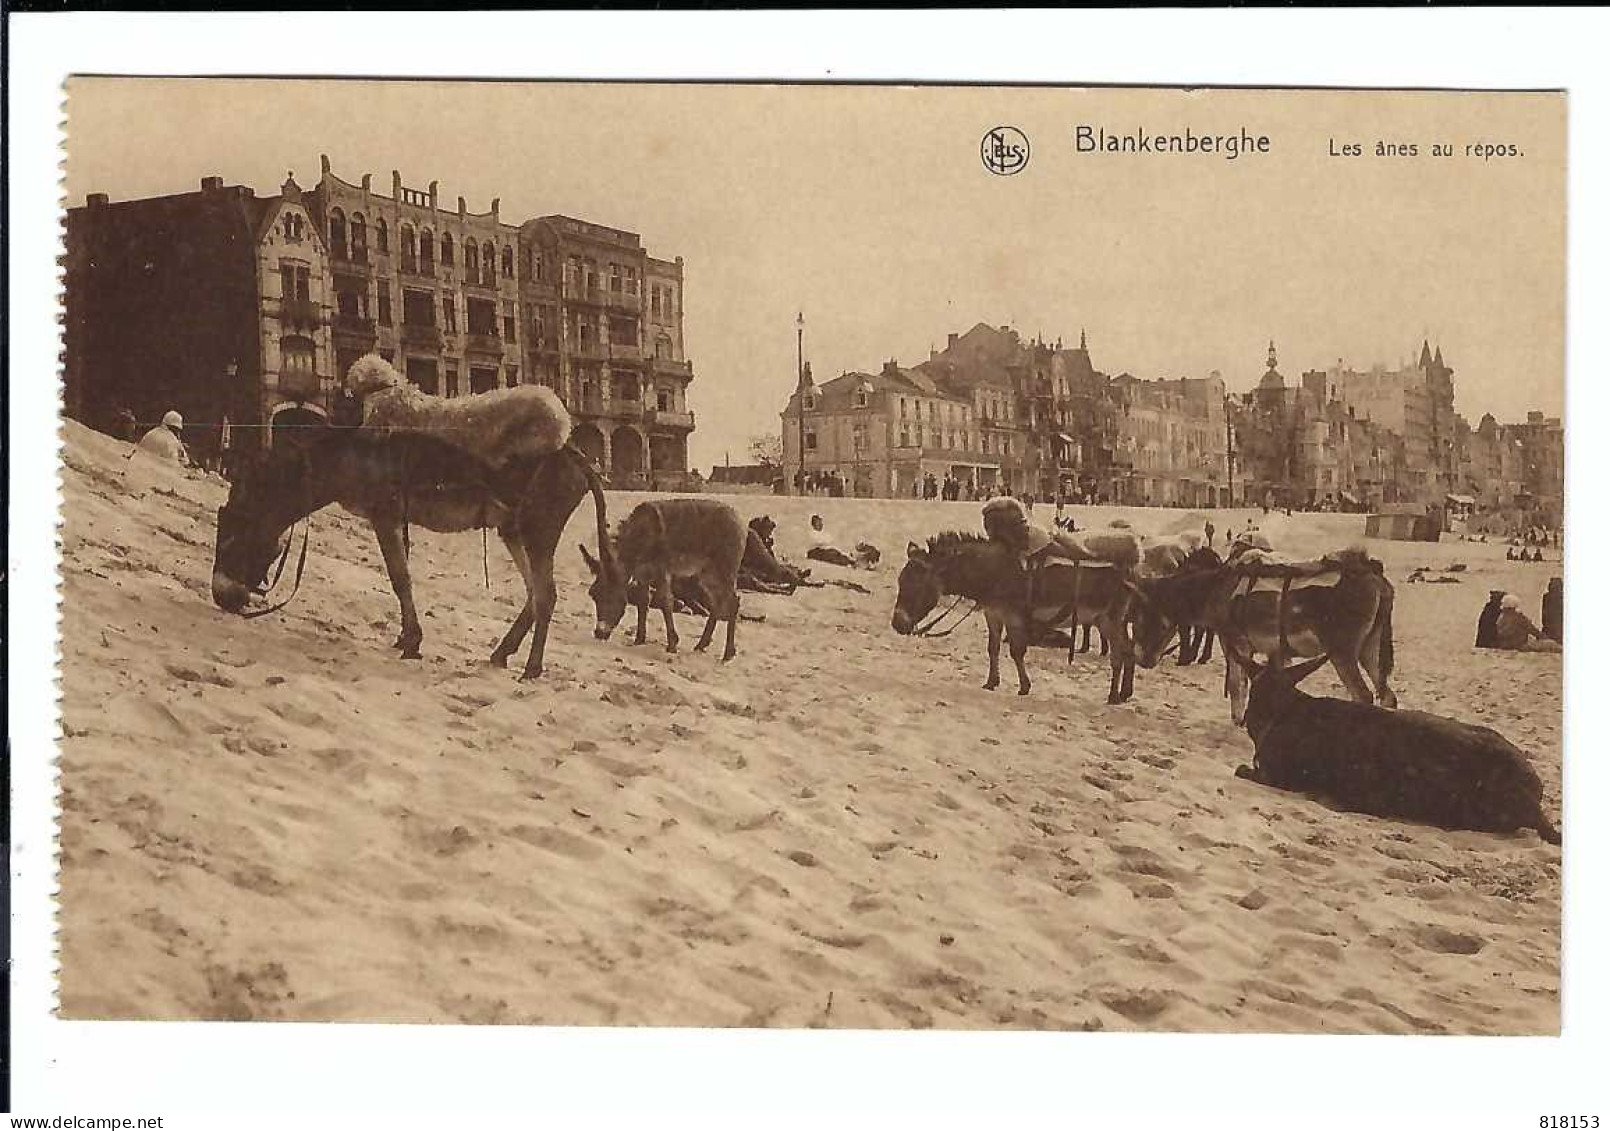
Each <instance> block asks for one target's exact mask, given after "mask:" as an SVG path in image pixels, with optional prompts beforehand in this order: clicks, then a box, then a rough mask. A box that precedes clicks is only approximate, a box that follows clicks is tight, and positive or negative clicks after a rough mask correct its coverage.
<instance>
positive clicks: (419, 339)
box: [402, 322, 442, 353]
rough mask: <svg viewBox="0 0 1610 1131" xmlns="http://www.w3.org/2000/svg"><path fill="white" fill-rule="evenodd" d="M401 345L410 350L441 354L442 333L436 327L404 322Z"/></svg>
mask: <svg viewBox="0 0 1610 1131" xmlns="http://www.w3.org/2000/svg"><path fill="white" fill-rule="evenodd" d="M402 344H403V345H404V346H406V347H408V348H410V349H420V350H428V351H430V352H431V353H441V352H442V331H441V329H440V328H439V327H436V326H426V325H422V324H420V323H418V322H404V323H403V324H402Z"/></svg>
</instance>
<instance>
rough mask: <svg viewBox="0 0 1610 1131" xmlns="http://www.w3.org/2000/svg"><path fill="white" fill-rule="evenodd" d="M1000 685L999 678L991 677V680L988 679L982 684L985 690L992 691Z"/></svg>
mask: <svg viewBox="0 0 1610 1131" xmlns="http://www.w3.org/2000/svg"><path fill="white" fill-rule="evenodd" d="M1000 685H1001V684H1000V681H999V680H993V679H992V680H989V681H988V682H986V683H985V684H984V690H985V691H994V690H995V689H996V688H997V687H999V686H1000Z"/></svg>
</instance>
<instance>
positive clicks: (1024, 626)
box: [1006, 616, 1031, 695]
mask: <svg viewBox="0 0 1610 1131" xmlns="http://www.w3.org/2000/svg"><path fill="white" fill-rule="evenodd" d="M1030 631H1031V629H1030V627H1029V622H1028V618H1027V617H1023V616H1014V617H1011V618H1009V619H1008V620H1007V622H1006V646H1007V649H1008V650H1009V651H1010V652H1011V653H1012V663H1013V664H1014V665H1016V667H1017V693H1018V694H1019V695H1027V694H1028V693H1029V686H1030V685H1029V669H1028V668H1027V667H1026V666H1025V665H1024V663H1023V659H1024V657H1025V656H1027V655H1028V653H1029V633H1030Z"/></svg>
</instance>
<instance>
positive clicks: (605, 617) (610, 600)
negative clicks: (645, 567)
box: [578, 543, 627, 640]
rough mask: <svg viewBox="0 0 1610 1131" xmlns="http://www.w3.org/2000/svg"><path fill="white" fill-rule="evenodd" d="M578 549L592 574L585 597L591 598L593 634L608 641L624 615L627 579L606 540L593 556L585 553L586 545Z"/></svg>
mask: <svg viewBox="0 0 1610 1131" xmlns="http://www.w3.org/2000/svg"><path fill="white" fill-rule="evenodd" d="M578 548H579V549H580V550H581V558H582V560H583V561H584V562H586V563H587V569H588V570H589V571H590V572H591V573H592V575H593V583H592V584H591V585H589V586H588V587H587V596H589V597H591V598H592V600H593V614H594V617H595V620H594V623H593V635H594V636H595V637H597V638H598V639H599V640H608V639H609V634H610V633H612V632H614V631H615V626H616V625H617V624H619V623H620V622H621V618H622V617H623V616H625V615H626V598H627V593H626V578H625V576H624V575H623V574H622V572H621V568H620V565H619V562H618V560H617V559H616V557H615V554H614V553H613V552H612V551H611V550H610V548H609V546H608V544H607V543H605V544H601V545H600V546H599V547H598V555H599V556H598V557H596V558H595V557H593V556H592V554H590V553H588V552H587V547H586V546H581V547H578Z"/></svg>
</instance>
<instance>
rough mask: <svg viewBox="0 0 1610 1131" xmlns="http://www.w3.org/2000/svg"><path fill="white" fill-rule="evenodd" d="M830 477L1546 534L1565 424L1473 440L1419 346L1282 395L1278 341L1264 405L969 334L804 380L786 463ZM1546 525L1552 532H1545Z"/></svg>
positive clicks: (1545, 423) (1479, 432) (794, 404)
mask: <svg viewBox="0 0 1610 1131" xmlns="http://www.w3.org/2000/svg"><path fill="white" fill-rule="evenodd" d="M801 411H803V413H804V429H803V431H804V436H803V441H804V452H803V455H804V459H803V467H804V469H805V471H806V472H813V471H814V472H833V471H838V472H839V473H840V474H842V475H843V476H844V477H845V478H846V480H847V481H848V482H849V484H850V488H851V490H852V491H853V493H855V494H856V495H861V496H869V497H910V496H912V495H913V494H915V493H917V491H919V490H920V484H921V483H922V481H923V480H924V479H925V478H926V477H928V476H930V475H931V476H933V477H934V478H935V479H940V480H942V479H944V478H946V477H947V476H949V477H954V478H955V479H957V480H959V481H961V482H962V483H963V484H964V485H967V486H977V487H979V488H983V489H994V488H1006V489H1009V490H1011V491H1012V492H1013V493H1014V494H1034V495H1036V496H1038V497H1040V498H1044V499H1051V498H1055V497H1057V496H1058V495H1061V496H1063V497H1066V498H1074V499H1104V500H1107V501H1111V502H1119V503H1131V504H1134V503H1152V504H1156V505H1161V506H1191V507H1210V506H1230V505H1244V504H1258V503H1264V502H1268V503H1269V504H1271V505H1279V506H1301V507H1314V506H1333V507H1336V508H1337V509H1366V508H1376V507H1379V506H1382V505H1385V504H1387V503H1403V502H1411V503H1432V502H1441V501H1443V499H1444V496H1445V495H1447V494H1457V495H1469V496H1471V497H1472V498H1474V499H1475V500H1476V501H1477V502H1478V503H1480V504H1483V505H1485V506H1487V507H1488V508H1494V509H1496V508H1509V507H1515V508H1519V509H1524V510H1528V511H1531V512H1534V513H1537V514H1538V515H1539V520H1540V521H1550V522H1552V521H1557V519H1558V514H1559V507H1560V504H1561V502H1562V496H1563V479H1564V475H1563V459H1564V443H1563V430H1562V429H1561V428H1560V424H1559V421H1558V420H1544V419H1542V418H1541V417H1540V416H1536V414H1534V417H1535V418H1534V419H1532V420H1530V421H1529V422H1528V423H1527V424H1524V425H1507V426H1500V425H1497V424H1496V422H1494V421H1493V419H1492V418H1491V417H1490V416H1489V417H1487V418H1485V419H1484V420H1483V421H1482V424H1481V426H1480V427H1479V428H1477V429H1475V430H1472V429H1470V428H1469V427H1468V425H1466V423H1465V421H1464V420H1463V419H1462V418H1461V417H1459V416H1457V415H1456V414H1455V413H1454V411H1453V370H1452V369H1450V368H1448V367H1447V366H1446V365H1444V364H1443V361H1442V356H1441V351H1440V350H1438V351H1437V353H1436V354H1435V355H1433V354H1432V353H1431V352H1430V348H1429V344H1428V345H1427V346H1426V347H1424V348H1423V350H1422V355H1421V359H1420V362H1419V363H1418V364H1417V365H1412V366H1405V367H1403V368H1402V369H1398V370H1390V371H1389V370H1386V369H1384V368H1380V367H1377V368H1376V369H1373V370H1370V371H1368V372H1362V373H1361V372H1356V371H1353V370H1348V369H1344V368H1342V367H1341V366H1340V365H1338V366H1337V367H1335V368H1334V369H1331V370H1327V371H1310V372H1308V373H1305V374H1304V375H1303V378H1302V381H1301V383H1300V384H1299V385H1297V386H1295V387H1291V388H1288V387H1287V385H1286V381H1285V378H1284V377H1283V376H1282V375H1281V374H1280V371H1279V369H1278V368H1277V364H1276V357H1275V351H1274V346H1273V344H1272V343H1271V345H1270V349H1269V356H1268V365H1267V369H1266V370H1265V372H1264V374H1263V377H1262V379H1261V380H1260V382H1259V384H1258V387H1257V389H1256V390H1255V391H1254V392H1252V393H1248V394H1244V395H1242V396H1239V397H1232V396H1230V395H1229V394H1228V393H1227V390H1226V387H1225V383H1224V380H1223V378H1222V377H1221V376H1220V375H1219V374H1218V373H1217V372H1215V373H1213V374H1211V375H1209V376H1208V377H1205V378H1178V379H1162V380H1150V381H1147V380H1141V379H1139V378H1136V377H1134V376H1131V375H1130V374H1127V373H1124V374H1120V375H1118V376H1116V377H1112V376H1108V375H1107V374H1105V373H1102V372H1100V371H1098V370H1097V369H1096V368H1095V366H1094V365H1093V364H1092V362H1091V359H1090V352H1089V348H1088V344H1087V341H1086V338H1085V335H1084V334H1083V333H1081V334H1080V336H1079V345H1078V347H1077V348H1064V347H1063V346H1062V344H1061V343H1060V342H1058V343H1056V344H1055V345H1048V344H1047V343H1045V342H1043V341H1025V340H1023V339H1022V338H1020V337H1019V335H1018V334H1017V333H1016V332H1015V331H1013V330H1011V329H1010V328H1008V327H999V328H996V327H992V326H988V325H985V324H983V323H980V324H979V325H977V326H974V327H973V328H972V329H971V330H969V331H968V332H967V333H965V334H961V335H957V334H952V335H950V338H949V341H948V342H947V344H946V347H945V349H944V350H942V351H931V352H930V356H929V358H928V360H927V361H925V362H923V363H921V364H919V365H916V366H912V367H910V368H903V367H901V366H900V365H899V364H897V363H896V362H893V361H890V362H887V363H886V364H885V365H884V366H883V367H882V368H881V370H880V371H879V372H877V373H846V374H844V375H843V376H840V377H837V378H835V379H833V380H831V381H827V382H825V383H823V384H822V385H820V386H816V385H814V384H812V383H810V381H809V377H808V374H807V379H806V384H805V387H804V389H803V405H802V404H801V395H800V394H796V395H795V396H793V397H791V398H790V399H789V402H788V405H787V407H786V408H785V409H784V411H783V413H782V421H783V428H782V434H783V435H782V439H783V462H784V466H785V471H786V473H787V475H788V476H789V477H790V480H792V477H793V476H795V475H796V474H797V473H798V471H799V469H800V468H801V465H802V463H801V451H800V440H801V438H800V432H801V429H800V427H799V425H800V413H801ZM1550 514H1552V515H1553V517H1552V518H1550V517H1548V516H1549V515H1550Z"/></svg>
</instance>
